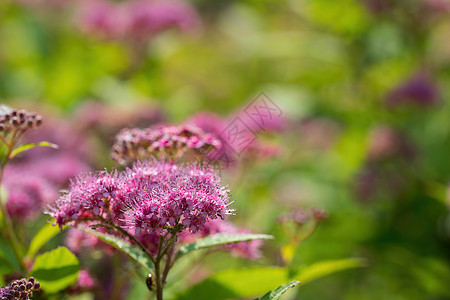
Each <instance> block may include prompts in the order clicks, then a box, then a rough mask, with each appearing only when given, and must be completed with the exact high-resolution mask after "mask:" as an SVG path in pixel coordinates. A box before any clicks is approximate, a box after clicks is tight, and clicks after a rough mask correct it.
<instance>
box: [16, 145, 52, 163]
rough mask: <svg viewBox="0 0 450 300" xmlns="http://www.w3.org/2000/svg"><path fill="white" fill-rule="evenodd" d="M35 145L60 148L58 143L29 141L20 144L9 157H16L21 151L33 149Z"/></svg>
mask: <svg viewBox="0 0 450 300" xmlns="http://www.w3.org/2000/svg"><path fill="white" fill-rule="evenodd" d="M34 147H50V148H54V149H58V145H56V144H52V143H49V142H40V143H29V144H25V145H22V146H19V147H17V148H16V149H14V150H13V151H12V152H11V154H10V155H9V159H12V158H14V157H15V156H16V155H17V154H19V153H22V152H24V151H27V150H30V149H33V148H34Z"/></svg>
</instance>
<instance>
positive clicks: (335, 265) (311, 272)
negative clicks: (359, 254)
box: [294, 258, 367, 283]
mask: <svg viewBox="0 0 450 300" xmlns="http://www.w3.org/2000/svg"><path fill="white" fill-rule="evenodd" d="M366 265H367V261H366V260H365V259H363V258H345V259H337V260H328V261H321V262H317V263H315V264H312V265H310V266H307V267H303V268H301V269H300V270H299V271H298V272H297V273H296V275H295V276H294V278H295V279H297V280H300V282H301V283H306V282H309V281H313V280H315V279H319V278H322V277H325V276H327V275H331V274H333V273H336V272H339V271H343V270H347V269H352V268H361V267H365V266H366Z"/></svg>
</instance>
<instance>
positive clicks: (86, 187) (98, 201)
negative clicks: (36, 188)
mask: <svg viewBox="0 0 450 300" xmlns="http://www.w3.org/2000/svg"><path fill="white" fill-rule="evenodd" d="M119 184H120V181H119V176H118V174H117V173H116V172H112V173H108V172H106V171H103V172H98V173H85V174H81V175H79V176H77V177H75V179H73V180H72V181H71V183H70V188H69V190H68V191H63V192H62V194H61V195H60V197H59V198H58V199H57V201H56V202H55V203H54V204H53V205H50V206H49V207H48V209H47V210H46V213H47V214H49V215H50V216H52V217H54V218H55V219H56V223H57V224H58V225H59V226H60V227H61V226H62V225H64V224H66V223H68V222H72V221H75V222H77V221H90V220H97V219H100V218H102V219H105V220H110V219H111V218H118V215H117V213H118V212H119V211H120V208H118V207H116V205H118V202H117V201H116V191H117V190H118V188H119ZM106 204H107V205H106ZM105 205H106V209H104V207H105Z"/></svg>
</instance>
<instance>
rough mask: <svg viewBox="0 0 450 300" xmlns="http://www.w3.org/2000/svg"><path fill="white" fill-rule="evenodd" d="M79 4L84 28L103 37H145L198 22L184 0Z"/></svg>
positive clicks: (189, 26)
mask: <svg viewBox="0 0 450 300" xmlns="http://www.w3.org/2000/svg"><path fill="white" fill-rule="evenodd" d="M80 5H81V9H80V14H79V18H78V19H79V20H78V22H79V24H80V27H81V29H82V30H83V31H84V32H86V33H88V34H90V35H93V36H96V37H100V38H107V39H133V40H137V41H146V40H148V39H150V38H152V37H153V36H154V35H155V34H157V33H160V32H161V31H163V30H165V29H167V28H170V27H177V28H179V29H181V30H188V29H191V28H193V27H196V26H197V24H198V16H197V14H196V12H195V10H194V9H193V8H192V7H191V6H190V5H189V4H188V3H187V2H184V1H177V0H164V1H162V0H131V1H126V2H121V3H118V2H113V1H107V0H95V1H85V2H81V3H80Z"/></svg>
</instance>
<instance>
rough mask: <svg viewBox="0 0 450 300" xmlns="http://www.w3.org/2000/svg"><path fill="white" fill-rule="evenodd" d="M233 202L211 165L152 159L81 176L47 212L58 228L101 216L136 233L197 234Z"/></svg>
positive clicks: (103, 219) (227, 210) (223, 212)
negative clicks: (183, 232)
mask: <svg viewBox="0 0 450 300" xmlns="http://www.w3.org/2000/svg"><path fill="white" fill-rule="evenodd" d="M228 200H229V191H228V190H227V189H225V187H223V186H222V185H221V180H220V177H219V176H218V174H216V172H215V171H214V170H213V169H212V168H209V167H203V166H199V165H196V164H192V165H189V164H186V165H176V164H173V163H166V162H160V161H157V160H151V161H146V162H138V163H136V164H135V165H134V166H133V167H132V168H130V169H127V170H126V171H123V172H113V173H112V174H109V173H107V172H100V173H88V174H84V175H80V176H78V177H77V178H75V180H73V181H72V182H71V185H70V189H69V190H68V191H66V192H64V193H62V194H61V196H60V197H59V199H58V200H57V201H56V203H55V204H53V205H52V206H50V207H49V209H48V210H47V212H46V213H47V214H49V215H50V216H52V217H54V218H55V219H56V223H57V224H58V225H59V226H62V225H64V224H67V223H69V222H74V223H79V222H89V221H96V220H97V221H101V222H102V221H108V222H113V223H114V224H115V225H117V226H122V227H123V228H124V229H126V230H134V233H135V234H136V235H140V234H154V233H156V234H157V235H162V234H165V233H167V232H170V233H177V232H180V231H182V230H184V229H186V228H188V229H189V230H190V231H191V232H193V233H194V232H197V231H198V230H202V229H203V227H204V225H205V223H206V222H208V221H209V220H213V219H216V218H222V219H223V218H224V217H225V215H226V214H228V213H230V212H231V210H230V209H228V205H229V202H228Z"/></svg>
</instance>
